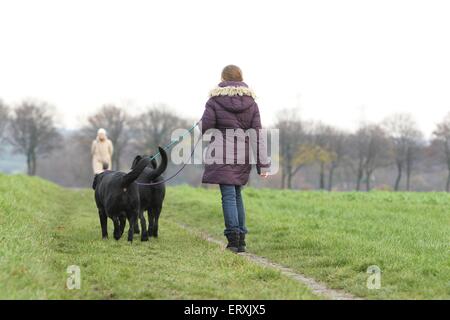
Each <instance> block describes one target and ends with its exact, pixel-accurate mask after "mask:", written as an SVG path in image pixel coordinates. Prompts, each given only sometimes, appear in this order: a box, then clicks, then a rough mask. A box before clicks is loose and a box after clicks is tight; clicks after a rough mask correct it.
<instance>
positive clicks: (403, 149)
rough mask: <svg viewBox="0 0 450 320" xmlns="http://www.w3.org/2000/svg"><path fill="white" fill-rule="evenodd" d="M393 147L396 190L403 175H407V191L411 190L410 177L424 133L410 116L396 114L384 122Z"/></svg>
mask: <svg viewBox="0 0 450 320" xmlns="http://www.w3.org/2000/svg"><path fill="white" fill-rule="evenodd" d="M383 127H384V128H385V130H386V131H387V133H388V136H389V139H390V141H391V145H392V151H393V157H394V161H395V166H396V169H397V177H396V179H395V183H394V190H395V191H398V190H399V188H400V182H401V178H402V174H403V172H404V171H405V174H406V190H409V189H410V177H411V173H412V169H413V165H414V161H415V160H416V159H417V152H418V151H419V150H420V148H419V145H420V144H421V140H422V137H423V136H422V133H421V132H420V130H419V129H418V126H417V123H416V121H415V120H414V118H413V117H412V115H410V114H394V115H392V116H390V117H387V118H386V119H385V120H384V121H383Z"/></svg>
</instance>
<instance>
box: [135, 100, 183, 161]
mask: <svg viewBox="0 0 450 320" xmlns="http://www.w3.org/2000/svg"><path fill="white" fill-rule="evenodd" d="M132 123H133V125H132V131H133V145H134V147H135V148H136V150H138V152H139V153H141V154H142V153H146V154H152V153H153V152H155V151H156V149H157V147H158V146H159V145H164V144H165V143H167V142H168V141H170V138H171V135H172V132H173V131H174V130H175V129H180V128H187V127H188V125H189V124H188V121H187V120H185V119H183V118H181V117H179V116H178V115H177V114H176V113H175V112H173V111H171V110H170V109H169V108H168V107H167V106H166V105H153V106H152V107H150V108H148V109H147V111H145V112H144V113H143V114H140V115H138V116H137V117H135V118H134V119H133V121H132Z"/></svg>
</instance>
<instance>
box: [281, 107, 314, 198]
mask: <svg viewBox="0 0 450 320" xmlns="http://www.w3.org/2000/svg"><path fill="white" fill-rule="evenodd" d="M275 128H277V129H279V130H280V157H281V159H280V160H281V174H282V176H281V188H283V189H284V188H286V187H287V188H289V189H290V188H292V178H293V177H294V175H295V174H296V173H297V172H298V171H299V170H300V168H301V167H302V166H303V163H305V161H299V160H301V159H300V158H302V155H306V153H307V152H306V149H307V148H306V147H305V146H304V148H302V147H301V146H302V144H305V139H304V138H305V132H304V123H303V122H302V121H301V120H300V118H299V116H298V113H297V110H296V109H290V110H283V111H281V112H280V113H279V114H278V120H277V122H276V123H275Z"/></svg>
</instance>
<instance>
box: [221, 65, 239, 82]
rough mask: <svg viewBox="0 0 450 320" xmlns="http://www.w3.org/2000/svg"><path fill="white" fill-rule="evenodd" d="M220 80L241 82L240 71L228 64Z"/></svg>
mask: <svg viewBox="0 0 450 320" xmlns="http://www.w3.org/2000/svg"><path fill="white" fill-rule="evenodd" d="M222 79H223V80H224V81H243V80H244V79H243V77H242V70H241V68H239V67H238V66H235V65H234V64H230V65H228V66H226V67H225V68H223V70H222Z"/></svg>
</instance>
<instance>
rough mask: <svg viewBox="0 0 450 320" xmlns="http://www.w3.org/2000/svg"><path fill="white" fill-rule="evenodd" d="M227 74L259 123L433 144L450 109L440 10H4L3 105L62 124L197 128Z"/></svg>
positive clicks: (293, 4) (17, 4) (446, 16)
mask: <svg viewBox="0 0 450 320" xmlns="http://www.w3.org/2000/svg"><path fill="white" fill-rule="evenodd" d="M230 63H233V64H237V65H239V66H241V68H242V69H243V71H244V77H245V81H246V82H247V83H248V84H249V85H250V86H251V87H252V88H254V89H255V91H256V93H257V95H258V97H259V99H258V103H259V105H260V109H261V112H262V117H263V124H270V123H272V122H273V121H274V117H275V115H276V113H277V111H279V110H281V109H283V108H288V107H294V106H297V105H299V106H300V107H301V114H302V115H303V116H304V117H305V118H306V119H314V120H322V121H324V122H326V123H330V124H334V125H336V126H339V127H342V128H348V129H354V128H355V127H356V125H357V123H358V121H359V120H360V119H361V115H362V114H365V118H366V120H380V119H382V118H383V117H385V116H386V115H388V114H390V113H393V112H411V113H413V114H414V115H415V117H416V119H417V121H418V122H419V124H420V126H421V128H422V129H423V130H424V131H425V133H427V134H430V133H431V131H432V130H433V127H434V125H435V123H436V122H438V121H439V120H440V119H441V118H442V117H443V116H444V115H445V114H446V113H447V112H449V111H450V1H447V0H443V1H436V0H423V1H414V0H407V1H399V0H389V1H384V0H377V1H375V0H373V1H363V0H355V1H342V0H340V1H336V0H331V1H320V0H314V1H313V0H310V1H298V0H297V1H281V0H277V1H261V0H254V1H250V0H245V1H243V0H229V1H215V0H203V1H201V0H189V1H168V0H164V1H134V0H126V1H112V0H108V1H93V0H91V1H84V0H83V1H80V0H77V1H60V0H59V1H58V0H54V1H51V0H40V1H35V0H34V1H33V0H31V1H21V0H14V1H3V0H0V98H2V99H3V100H4V101H5V102H6V103H8V104H11V105H14V104H16V103H17V102H19V101H20V100H21V99H23V98H27V97H32V98H38V99H43V100H46V101H48V102H50V103H52V104H53V105H55V106H56V107H57V109H58V112H59V118H58V119H59V122H60V125H64V126H66V127H70V128H73V127H76V126H78V125H79V124H80V121H81V120H82V119H83V117H84V116H86V115H87V114H90V113H92V112H93V111H95V109H96V108H98V107H100V106H101V105H102V104H104V103H110V102H113V103H119V104H122V105H127V106H128V108H129V110H130V112H132V113H136V112H137V111H138V110H139V109H141V108H142V107H145V106H147V105H151V104H152V103H155V102H164V103H167V104H169V105H170V106H172V108H173V109H174V110H176V111H177V112H179V113H180V114H182V115H184V116H188V117H191V118H193V119H197V118H199V117H200V116H201V114H202V112H203V108H204V104H205V102H206V99H207V94H208V92H209V90H210V89H211V88H213V87H214V86H215V85H216V84H217V83H218V82H219V78H220V71H221V69H222V67H223V66H225V65H226V64H230ZM361 106H364V112H362V107H361Z"/></svg>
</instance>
